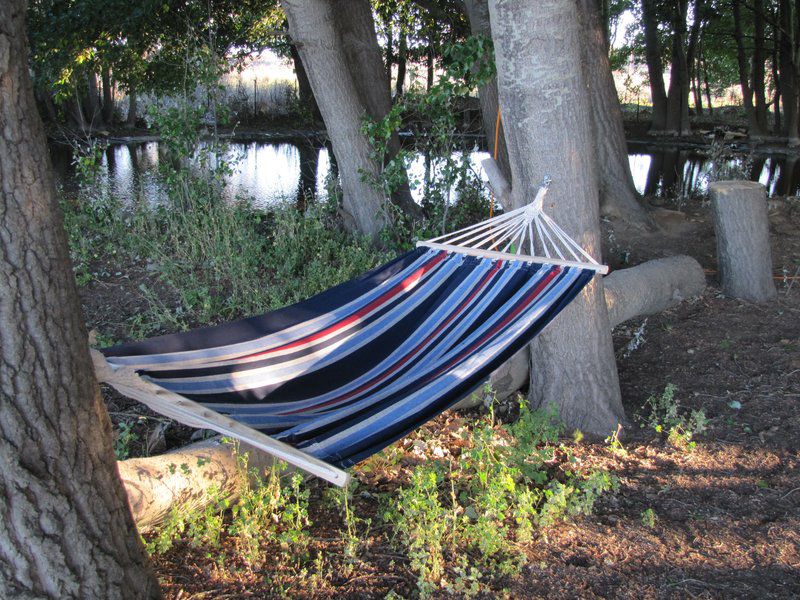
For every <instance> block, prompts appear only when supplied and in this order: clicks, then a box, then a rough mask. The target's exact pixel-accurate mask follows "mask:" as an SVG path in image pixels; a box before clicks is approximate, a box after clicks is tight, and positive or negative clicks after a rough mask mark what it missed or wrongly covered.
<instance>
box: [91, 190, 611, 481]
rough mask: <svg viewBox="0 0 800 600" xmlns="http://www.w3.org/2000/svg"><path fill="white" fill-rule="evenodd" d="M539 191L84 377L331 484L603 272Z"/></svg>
mask: <svg viewBox="0 0 800 600" xmlns="http://www.w3.org/2000/svg"><path fill="white" fill-rule="evenodd" d="M546 192H547V187H546V186H543V187H542V188H540V189H539V191H538V193H537V194H536V197H535V199H534V201H533V202H532V203H531V204H529V205H528V206H524V207H521V208H519V209H516V210H512V211H509V212H507V213H504V214H501V215H498V216H496V217H492V218H490V219H488V220H487V221H484V222H482V223H477V224H475V225H471V226H469V227H466V228H464V229H461V230H458V231H454V232H452V233H448V234H445V235H442V236H438V237H436V238H433V239H431V240H426V241H421V242H418V243H417V248H416V249H415V250H413V251H411V252H409V253H407V254H405V255H402V256H400V257H398V258H397V259H395V260H394V261H391V262H390V263H387V264H385V265H382V266H380V267H378V268H376V269H374V270H373V271H370V272H369V273H366V274H364V275H362V276H361V277H358V278H356V279H354V280H352V281H349V282H346V283H343V284H341V285H339V286H336V287H334V288H331V289H330V290H327V291H325V292H323V293H321V294H318V295H317V296H314V297H312V298H309V299H308V300H305V301H303V302H300V303H298V304H295V305H293V306H289V307H285V308H283V309H280V310H277V311H273V312H271V313H266V314H264V315H260V316H256V317H250V318H247V319H242V320H240V321H235V322H233V323H228V324H224V325H219V326H216V327H209V328H204V329H197V330H193V331H189V332H184V333H178V334H172V335H166V336H161V337H158V338H153V339H150V340H144V341H140V342H131V343H128V344H122V345H119V346H115V347H112V348H106V349H104V350H102V353H101V352H94V353H93V359H94V361H95V369H96V372H97V376H98V379H99V380H100V381H104V382H106V383H108V384H110V385H111V386H112V387H114V388H116V389H117V390H118V391H119V392H120V393H122V394H124V395H126V396H129V397H131V398H134V399H136V400H138V401H140V402H142V403H144V404H146V405H147V406H148V407H150V408H151V409H152V410H154V411H156V412H158V413H161V414H163V415H165V416H168V417H170V418H173V419H175V420H177V421H180V422H182V423H185V424H187V425H190V426H192V427H199V428H204V429H213V430H215V431H217V432H219V433H221V434H223V435H226V436H231V437H236V438H238V439H240V440H242V441H244V442H246V443H248V444H250V445H252V446H254V447H256V448H258V449H260V450H262V451H264V452H267V453H269V454H272V455H274V456H275V457H277V458H279V459H281V460H284V461H286V462H288V463H290V464H292V465H294V466H296V467H298V468H300V469H303V470H305V471H307V472H309V473H311V474H313V475H316V476H318V477H321V478H322V479H325V480H327V481H329V482H332V483H334V484H336V485H340V486H343V485H345V484H346V483H347V481H348V479H349V475H348V474H347V472H346V471H344V470H343V469H344V468H345V467H347V466H350V465H353V464H355V463H357V462H359V461H360V460H363V459H364V458H366V457H368V456H370V455H371V454H374V453H375V452H378V451H380V450H381V449H383V448H385V447H386V446H388V445H389V444H391V443H392V442H394V441H396V440H397V439H400V438H401V437H403V436H405V435H406V434H408V433H409V432H410V431H412V430H414V429H416V428H418V427H419V426H420V425H421V424H423V423H424V422H426V421H428V420H429V419H431V418H433V417H435V416H436V415H438V414H439V413H441V412H442V411H444V410H446V409H447V408H450V407H451V406H452V405H453V404H455V403H456V402H458V401H459V400H461V399H462V398H463V397H465V396H467V395H469V394H470V393H472V392H473V391H474V390H475V389H477V388H478V387H480V386H481V385H482V384H483V382H484V381H485V380H486V379H487V378H488V377H489V375H490V374H491V373H492V371H494V370H495V369H496V368H497V367H499V366H500V365H501V364H502V363H503V362H505V361H506V360H508V359H509V358H510V357H511V356H512V355H513V354H514V353H515V352H517V351H518V350H519V349H521V348H522V347H524V346H525V345H526V344H527V343H529V342H530V341H531V339H532V338H533V337H534V336H535V335H536V334H537V333H538V332H539V331H541V330H542V328H544V327H545V326H546V325H547V324H548V323H549V322H550V321H551V320H552V319H553V318H554V317H555V316H556V315H557V314H558V313H559V312H560V311H561V310H562V309H563V308H564V307H565V306H566V305H567V304H568V303H569V302H570V301H571V300H572V299H573V298H574V297H575V296H576V295H577V294H578V293H579V292H580V291H581V290H582V289H583V287H584V286H585V285H586V284H587V283H588V282H589V281H590V280H591V279H592V277H594V276H595V275H596V274H597V273H601V274H602V273H606V272H607V267H605V266H604V265H601V264H599V263H598V262H597V261H595V260H594V259H593V258H592V257H591V256H590V255H589V254H588V253H587V252H586V251H584V249H583V248H581V247H580V245H579V244H577V243H576V242H575V241H574V240H572V238H570V237H569V236H568V235H567V234H566V233H565V232H564V231H563V229H561V228H560V227H559V226H558V225H557V224H556V223H555V222H554V221H553V220H552V219H551V218H550V217H548V216H547V215H546V214H544V212H543V209H542V207H543V200H544V196H545V194H546ZM537 248H538V249H540V250H541V253H542V254H543V255H537V254H536V252H537Z"/></svg>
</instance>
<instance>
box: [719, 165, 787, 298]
mask: <svg viewBox="0 0 800 600" xmlns="http://www.w3.org/2000/svg"><path fill="white" fill-rule="evenodd" d="M709 192H710V193H711V207H712V210H713V213H714V228H715V230H716V234H717V260H718V262H719V271H720V279H721V280H722V291H723V292H724V293H725V294H726V295H728V296H732V297H734V298H741V299H743V300H750V301H752V302H765V301H767V300H771V299H772V298H774V297H775V295H776V294H777V291H776V289H775V282H774V281H773V279H772V255H771V252H770V244H769V220H768V216H767V195H766V188H765V187H764V186H763V185H761V184H760V183H755V182H752V181H716V182H714V183H712V184H711V185H710V186H709Z"/></svg>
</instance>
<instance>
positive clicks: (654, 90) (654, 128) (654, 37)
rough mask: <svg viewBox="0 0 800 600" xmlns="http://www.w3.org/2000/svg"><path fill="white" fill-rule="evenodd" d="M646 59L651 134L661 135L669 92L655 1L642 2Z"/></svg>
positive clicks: (664, 124)
mask: <svg viewBox="0 0 800 600" xmlns="http://www.w3.org/2000/svg"><path fill="white" fill-rule="evenodd" d="M642 21H643V22H642V27H643V29H644V44H645V58H646V61H647V74H648V78H649V79H650V97H651V99H652V102H653V118H652V121H651V123H650V131H651V133H661V132H663V131H664V127H666V124H667V91H666V88H665V87H664V66H663V64H662V62H661V42H660V41H659V34H658V14H657V12H656V2H655V0H642Z"/></svg>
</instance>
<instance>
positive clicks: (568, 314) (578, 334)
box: [489, 0, 624, 434]
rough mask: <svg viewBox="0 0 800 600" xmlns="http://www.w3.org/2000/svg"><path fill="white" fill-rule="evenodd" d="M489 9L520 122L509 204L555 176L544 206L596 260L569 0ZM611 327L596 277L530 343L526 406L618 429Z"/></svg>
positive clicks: (500, 72) (511, 109)
mask: <svg viewBox="0 0 800 600" xmlns="http://www.w3.org/2000/svg"><path fill="white" fill-rule="evenodd" d="M489 11H490V17H491V27H492V33H493V36H494V42H495V57H496V61H497V79H498V88H499V92H500V104H501V106H502V110H503V114H505V115H507V118H508V119H509V121H510V122H513V123H515V124H516V126H515V127H513V128H509V129H508V131H507V132H506V137H507V142H508V149H509V158H510V161H511V171H512V174H513V178H514V187H513V194H512V196H513V199H514V204H515V205H516V206H521V205H522V204H525V203H527V202H528V201H529V199H530V194H531V191H532V190H533V189H535V187H536V185H537V184H538V183H539V182H540V181H541V180H542V178H543V177H544V176H545V175H546V174H551V175H553V177H554V178H555V179H554V181H553V183H552V185H551V189H550V191H549V192H548V202H547V206H548V211H549V212H550V213H551V214H552V215H553V217H554V218H555V219H556V220H557V221H558V222H559V223H560V224H561V225H562V227H564V229H565V231H567V233H569V234H570V235H571V236H573V237H574V238H575V239H576V240H577V241H578V243H579V244H581V246H583V247H584V248H586V249H587V251H588V252H590V253H591V254H592V255H594V256H595V257H596V258H598V259H599V258H600V230H599V202H598V193H597V189H598V187H597V183H596V182H597V179H596V178H597V173H596V171H595V165H594V163H593V161H592V160H591V155H592V130H591V122H590V120H589V107H588V98H587V95H586V93H585V90H586V82H585V80H584V75H583V72H582V68H581V37H580V30H579V24H578V19H577V18H576V14H575V9H574V6H572V5H571V3H568V2H563V1H560V0H545V1H542V2H536V3H531V2H527V1H525V0H490V2H489ZM533 40H535V43H533V42H532V41H533ZM610 330H611V328H610V325H609V321H608V314H607V312H606V308H605V300H604V296H603V282H602V279H600V278H599V277H597V278H595V279H594V280H593V281H592V283H591V284H590V285H589V286H587V288H586V289H585V290H584V292H583V293H582V294H581V295H580V297H579V298H577V299H576V300H575V302H573V303H572V304H571V305H570V307H568V308H567V309H566V310H565V311H564V312H563V313H562V315H561V316H560V317H559V319H558V322H557V323H554V324H553V326H552V327H549V328H548V329H546V330H545V331H544V332H543V333H542V334H541V335H539V336H538V338H537V340H536V341H535V343H534V344H532V345H531V354H532V361H531V363H532V365H533V368H532V369H531V386H530V390H531V391H530V394H531V402H532V404H533V405H534V406H542V405H546V404H549V403H553V404H555V405H557V406H558V408H559V412H560V415H561V418H562V419H563V420H564V422H565V423H566V424H567V425H568V426H570V427H578V428H580V429H582V430H584V431H590V432H593V433H598V434H608V433H609V432H610V431H612V430H614V428H616V426H617V423H618V422H620V421H622V420H623V419H624V411H623V408H622V403H621V397H620V389H619V380H618V376H617V370H616V364H615V361H614V351H613V347H612V343H611V333H610Z"/></svg>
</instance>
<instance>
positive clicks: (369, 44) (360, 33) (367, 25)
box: [333, 0, 422, 216]
mask: <svg viewBox="0 0 800 600" xmlns="http://www.w3.org/2000/svg"><path fill="white" fill-rule="evenodd" d="M333 6H334V7H335V11H334V13H333V14H334V18H335V20H336V24H335V27H336V31H337V32H338V34H339V38H340V40H341V44H342V48H343V50H344V55H345V60H346V63H347V65H348V68H349V70H350V74H351V77H352V79H353V83H354V84H355V88H356V91H357V93H358V96H359V98H360V100H361V103H362V105H363V106H364V109H365V110H366V114H367V115H368V116H369V117H370V118H371V119H372V120H373V121H379V120H381V119H382V118H383V117H385V116H386V115H387V114H388V112H389V111H390V110H391V109H392V97H391V85H390V79H389V78H387V77H386V74H385V72H384V69H383V59H382V58H381V49H380V46H379V45H378V37H377V35H376V33H375V20H374V18H373V16H372V5H371V4H370V3H369V0H337V1H336V2H334V3H333ZM401 35H404V34H403V32H402V31H401ZM401 43H402V40H401ZM398 60H399V59H398ZM399 72H400V71H399V68H398V73H399ZM403 77H404V78H405V75H404V74H403ZM398 152H400V136H399V135H398V133H397V131H393V132H392V136H391V138H390V139H389V145H388V148H387V152H386V156H385V157H384V160H385V162H389V161H390V160H392V159H393V158H394V157H395V156H397V153H398ZM391 199H392V202H394V204H396V205H397V206H398V207H400V208H401V209H402V210H403V211H404V212H405V213H406V214H408V215H411V216H420V215H421V214H422V213H421V209H420V207H419V205H418V204H416V203H415V202H414V199H413V197H412V196H411V187H410V185H409V183H408V178H407V177H406V176H405V174H403V177H402V181H400V183H399V185H398V186H397V189H396V190H395V191H394V192H393V193H392V198H391Z"/></svg>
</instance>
